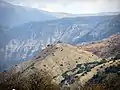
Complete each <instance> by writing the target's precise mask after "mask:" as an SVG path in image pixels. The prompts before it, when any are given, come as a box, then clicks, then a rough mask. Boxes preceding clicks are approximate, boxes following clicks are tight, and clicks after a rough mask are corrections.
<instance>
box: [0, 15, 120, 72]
mask: <svg viewBox="0 0 120 90" xmlns="http://www.w3.org/2000/svg"><path fill="white" fill-rule="evenodd" d="M119 17H120V16H119V15H110V16H109V15H108V16H89V17H76V18H63V19H59V20H52V21H44V22H31V23H27V24H24V25H22V26H19V27H15V28H12V29H11V30H9V32H7V33H8V34H9V41H8V42H7V44H4V46H3V47H2V53H3V54H4V60H3V59H2V60H3V61H4V62H3V64H2V65H3V66H4V67H3V68H4V69H5V68H8V67H10V66H11V65H13V64H15V63H19V62H22V61H23V60H27V59H30V58H32V57H33V56H35V55H36V54H37V53H38V52H39V51H41V50H42V49H44V48H45V47H46V46H47V45H48V44H53V43H56V42H58V41H61V42H65V43H69V44H73V45H76V44H82V43H89V42H91V41H99V40H102V39H104V38H107V37H109V36H111V35H113V34H117V33H120V29H119V27H120V20H119ZM2 60H1V61H2ZM3 68H2V70H3Z"/></svg>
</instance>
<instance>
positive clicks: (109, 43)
mask: <svg viewBox="0 0 120 90" xmlns="http://www.w3.org/2000/svg"><path fill="white" fill-rule="evenodd" d="M79 48H81V49H84V50H86V51H89V52H92V53H93V54H95V55H97V56H99V57H101V58H115V57H116V56H117V55H118V54H120V34H117V35H113V36H111V37H110V38H108V39H106V40H104V41H101V42H97V43H92V44H87V45H82V46H79Z"/></svg>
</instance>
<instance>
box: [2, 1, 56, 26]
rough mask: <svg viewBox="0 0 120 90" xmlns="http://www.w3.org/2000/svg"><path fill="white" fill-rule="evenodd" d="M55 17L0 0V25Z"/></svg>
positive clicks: (14, 24) (20, 23) (15, 24)
mask: <svg viewBox="0 0 120 90" xmlns="http://www.w3.org/2000/svg"><path fill="white" fill-rule="evenodd" d="M53 19H56V17H54V16H52V15H50V14H49V12H46V13H44V11H42V10H37V9H34V8H28V7H22V6H16V5H12V4H10V3H7V2H5V1H3V0H0V25H2V26H7V27H14V26H18V25H22V24H24V23H28V22H33V21H46V20H53Z"/></svg>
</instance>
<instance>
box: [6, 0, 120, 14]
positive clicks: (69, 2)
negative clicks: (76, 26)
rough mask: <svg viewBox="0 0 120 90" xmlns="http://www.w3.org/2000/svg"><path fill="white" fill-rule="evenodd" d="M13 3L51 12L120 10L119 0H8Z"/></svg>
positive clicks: (77, 12)
mask: <svg viewBox="0 0 120 90" xmlns="http://www.w3.org/2000/svg"><path fill="white" fill-rule="evenodd" d="M8 1H9V2H12V3H15V4H21V5H25V6H28V7H33V8H38V9H43V10H47V11H51V12H66V13H73V14H92V13H100V12H118V11H120V0H8Z"/></svg>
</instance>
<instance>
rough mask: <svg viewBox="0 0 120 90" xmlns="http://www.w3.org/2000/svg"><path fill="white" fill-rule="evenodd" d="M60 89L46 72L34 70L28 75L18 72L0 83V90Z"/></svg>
mask: <svg viewBox="0 0 120 90" xmlns="http://www.w3.org/2000/svg"><path fill="white" fill-rule="evenodd" d="M12 89H15V90H60V88H59V86H58V85H57V84H55V83H52V78H51V76H50V75H47V74H46V73H44V74H41V73H39V72H35V73H34V74H31V75H29V76H28V77H20V76H19V75H18V74H15V75H12V76H10V77H9V78H8V79H6V80H4V82H2V83H1V84H0V90H12Z"/></svg>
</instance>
